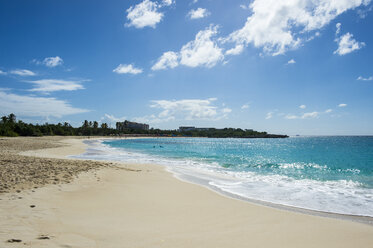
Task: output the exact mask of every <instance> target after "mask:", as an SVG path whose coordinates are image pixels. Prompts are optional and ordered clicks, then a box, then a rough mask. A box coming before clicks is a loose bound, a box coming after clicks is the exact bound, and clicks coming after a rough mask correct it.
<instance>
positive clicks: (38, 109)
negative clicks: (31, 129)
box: [0, 91, 89, 118]
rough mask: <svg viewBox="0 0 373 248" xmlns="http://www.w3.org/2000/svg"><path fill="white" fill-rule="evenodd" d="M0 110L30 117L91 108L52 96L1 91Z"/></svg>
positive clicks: (59, 116)
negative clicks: (80, 106)
mask: <svg viewBox="0 0 373 248" xmlns="http://www.w3.org/2000/svg"><path fill="white" fill-rule="evenodd" d="M0 106H1V108H0V112H1V114H2V115H4V114H9V113H14V114H15V115H19V116H28V117H39V116H41V117H58V118H61V117H62V116H65V115H72V114H80V113H85V112H88V111H89V110H86V109H80V108H74V107H72V106H71V105H70V104H69V103H68V102H66V101H64V100H58V99H56V98H51V97H35V96H23V95H16V94H11V93H6V92H3V91H0Z"/></svg>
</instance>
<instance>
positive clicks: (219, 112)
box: [136, 98, 232, 123]
mask: <svg viewBox="0 0 373 248" xmlns="http://www.w3.org/2000/svg"><path fill="white" fill-rule="evenodd" d="M216 100H217V99H216V98H209V99H184V100H157V101H152V104H151V105H150V107H151V108H156V109H160V110H161V112H160V113H159V114H158V115H152V116H146V117H142V119H141V120H142V121H145V122H150V123H160V122H166V121H170V120H176V119H179V120H217V119H221V118H224V117H226V116H227V115H228V114H229V113H230V112H232V110H231V109H230V108H227V107H225V108H222V109H220V108H218V107H217V106H215V105H214V104H213V103H214V101H216ZM136 120H137V121H139V120H140V119H139V118H137V119H136Z"/></svg>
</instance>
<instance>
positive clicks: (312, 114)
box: [285, 111, 320, 120]
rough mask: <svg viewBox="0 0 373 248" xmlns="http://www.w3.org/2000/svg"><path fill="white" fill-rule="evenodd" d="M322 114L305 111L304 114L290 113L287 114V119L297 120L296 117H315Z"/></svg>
mask: <svg viewBox="0 0 373 248" xmlns="http://www.w3.org/2000/svg"><path fill="white" fill-rule="evenodd" d="M319 116H320V113H319V112H316V111H315V112H309V113H304V114H303V115H300V116H298V115H293V114H288V115H286V116H285V119H288V120H295V119H315V118H318V117H319Z"/></svg>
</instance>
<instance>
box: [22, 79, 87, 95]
mask: <svg viewBox="0 0 373 248" xmlns="http://www.w3.org/2000/svg"><path fill="white" fill-rule="evenodd" d="M27 82H29V83H32V84H34V85H35V87H34V88H32V89H30V91H40V92H53V91H61V90H66V91H73V90H81V89H84V87H83V85H82V82H83V81H82V80H81V81H73V80H61V79H41V80H35V81H27Z"/></svg>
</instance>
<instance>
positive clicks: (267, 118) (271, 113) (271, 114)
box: [266, 112, 273, 120]
mask: <svg viewBox="0 0 373 248" xmlns="http://www.w3.org/2000/svg"><path fill="white" fill-rule="evenodd" d="M272 117H273V112H268V113H267V115H266V120H269V119H272Z"/></svg>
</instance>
